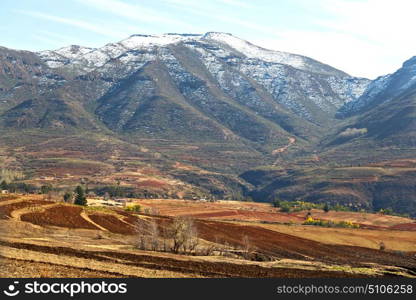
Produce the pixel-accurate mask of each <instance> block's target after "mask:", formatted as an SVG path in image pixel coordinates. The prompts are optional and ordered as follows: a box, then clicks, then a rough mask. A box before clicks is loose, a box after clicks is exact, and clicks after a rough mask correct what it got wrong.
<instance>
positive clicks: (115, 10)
mask: <svg viewBox="0 0 416 300" xmlns="http://www.w3.org/2000/svg"><path fill="white" fill-rule="evenodd" d="M77 1H78V2H79V3H80V4H83V5H88V6H91V7H94V8H96V9H99V10H102V11H106V12H109V13H112V14H115V15H118V16H121V17H126V18H129V19H133V20H136V21H140V22H147V23H152V24H155V23H161V24H167V25H173V26H182V27H185V28H192V26H191V25H190V24H188V23H186V22H183V21H181V20H179V19H177V18H171V17H168V16H167V15H164V14H163V13H161V12H160V11H155V10H153V9H150V8H148V7H144V6H142V5H139V4H129V3H125V2H122V1H119V0H77Z"/></svg>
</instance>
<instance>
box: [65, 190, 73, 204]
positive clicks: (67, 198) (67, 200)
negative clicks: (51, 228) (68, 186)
mask: <svg viewBox="0 0 416 300" xmlns="http://www.w3.org/2000/svg"><path fill="white" fill-rule="evenodd" d="M71 200H72V193H71V192H66V193H65V194H64V202H66V203H68V202H71Z"/></svg>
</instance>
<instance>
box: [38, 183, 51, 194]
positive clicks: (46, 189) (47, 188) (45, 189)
mask: <svg viewBox="0 0 416 300" xmlns="http://www.w3.org/2000/svg"><path fill="white" fill-rule="evenodd" d="M50 191H52V186H51V185H50V184H48V185H42V186H41V187H40V192H41V194H47V193H49V192H50Z"/></svg>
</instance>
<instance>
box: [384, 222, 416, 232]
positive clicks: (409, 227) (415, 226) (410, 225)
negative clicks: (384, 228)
mask: <svg viewBox="0 0 416 300" xmlns="http://www.w3.org/2000/svg"><path fill="white" fill-rule="evenodd" d="M390 229H395V230H412V231H413V230H415V231H416V223H405V224H397V225H394V226H391V227H390Z"/></svg>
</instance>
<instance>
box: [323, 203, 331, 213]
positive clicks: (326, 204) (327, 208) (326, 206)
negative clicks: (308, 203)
mask: <svg viewBox="0 0 416 300" xmlns="http://www.w3.org/2000/svg"><path fill="white" fill-rule="evenodd" d="M330 209H331V208H330V207H329V205H328V203H325V205H324V212H329V210H330Z"/></svg>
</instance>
